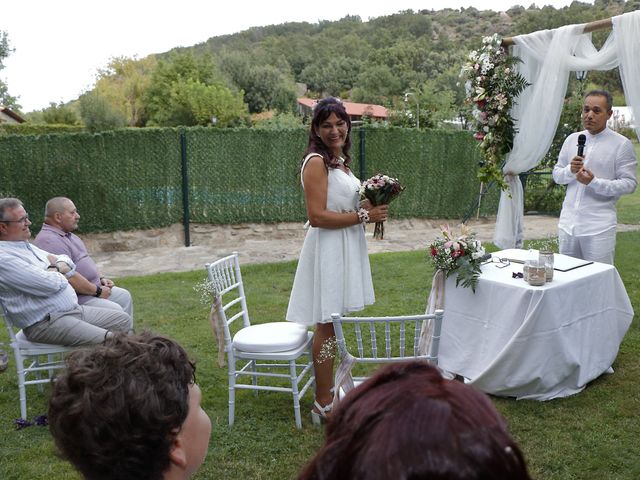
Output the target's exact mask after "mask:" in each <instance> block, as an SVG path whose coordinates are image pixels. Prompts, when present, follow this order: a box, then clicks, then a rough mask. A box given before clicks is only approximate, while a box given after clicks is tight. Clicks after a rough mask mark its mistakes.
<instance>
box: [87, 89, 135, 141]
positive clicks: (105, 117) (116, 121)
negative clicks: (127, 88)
mask: <svg viewBox="0 0 640 480" xmlns="http://www.w3.org/2000/svg"><path fill="white" fill-rule="evenodd" d="M80 117H81V118H82V121H83V122H84V125H85V127H86V129H87V130H88V131H90V132H100V131H103V130H113V129H114V128H121V127H124V126H125V125H126V124H127V119H126V118H125V116H124V115H122V114H121V113H120V112H119V111H118V110H116V109H115V108H114V107H113V105H112V104H111V102H109V100H108V99H107V98H106V97H104V96H102V95H100V93H98V92H96V91H95V90H93V91H91V92H87V93H85V94H83V95H81V96H80Z"/></svg>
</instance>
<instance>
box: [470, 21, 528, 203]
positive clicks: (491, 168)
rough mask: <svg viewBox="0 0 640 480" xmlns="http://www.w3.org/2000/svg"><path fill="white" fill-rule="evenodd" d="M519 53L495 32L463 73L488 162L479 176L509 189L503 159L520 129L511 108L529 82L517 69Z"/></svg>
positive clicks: (482, 165)
mask: <svg viewBox="0 0 640 480" xmlns="http://www.w3.org/2000/svg"><path fill="white" fill-rule="evenodd" d="M519 61H520V59H519V58H518V57H513V56H511V55H509V52H507V50H506V49H505V48H504V47H503V46H502V39H501V38H500V37H499V36H498V34H497V33H496V34H494V35H491V36H488V37H484V38H483V39H482V47H481V48H480V49H479V50H473V51H472V52H471V53H469V55H468V57H467V61H466V62H465V63H464V64H463V66H462V70H461V71H460V77H462V78H465V79H466V82H465V90H466V93H467V98H466V101H467V103H469V104H471V105H473V118H474V130H475V131H476V133H475V138H476V140H478V141H479V142H480V150H481V151H482V155H483V157H484V160H485V161H484V162H483V163H482V164H481V166H480V171H479V172H478V177H479V178H480V180H481V181H483V182H489V181H491V180H494V181H495V182H496V183H497V184H498V185H499V186H500V188H502V189H503V190H505V189H506V188H507V183H506V182H505V181H504V177H503V175H502V171H501V165H500V163H501V161H502V160H503V158H504V156H505V155H506V154H507V153H509V151H510V150H511V148H512V147H513V137H514V135H515V133H516V129H515V126H514V122H513V118H512V117H511V114H510V111H511V107H512V106H513V102H514V100H515V98H516V97H517V96H518V95H520V93H521V92H522V91H523V90H524V89H525V88H526V87H527V86H528V85H529V84H528V83H527V81H526V80H525V78H524V77H523V76H522V75H521V74H520V73H518V72H517V71H516V69H515V65H516V64H517V63H518V62H519Z"/></svg>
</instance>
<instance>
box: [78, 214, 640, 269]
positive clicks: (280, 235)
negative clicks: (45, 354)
mask: <svg viewBox="0 0 640 480" xmlns="http://www.w3.org/2000/svg"><path fill="white" fill-rule="evenodd" d="M457 222H458V220H452V221H449V223H450V224H451V225H455V224H457ZM443 223H447V221H446V220H441V219H440V220H429V219H415V218H414V219H404V220H389V221H388V222H387V223H386V224H385V238H384V240H374V239H373V238H372V232H373V225H368V226H367V243H368V246H369V253H380V252H398V251H407V250H423V249H426V247H427V245H428V243H429V242H430V241H431V240H432V239H433V238H435V237H436V236H437V235H438V234H439V226H440V225H441V224H443ZM468 225H469V226H470V227H471V228H472V229H473V230H474V231H475V232H476V233H477V236H478V239H479V240H481V241H483V242H487V241H492V239H493V232H494V229H495V219H494V218H489V219H479V220H471V221H469V222H468ZM557 225H558V219H557V218H556V217H552V216H542V215H540V216H537V215H527V216H525V219H524V236H525V239H536V238H544V237H546V236H548V235H556V233H557V229H558V227H557ZM625 227H626V226H624V225H621V226H619V231H622V230H625V229H628V228H625ZM633 227H635V228H637V226H633ZM305 232H306V231H305V229H304V228H303V225H302V223H277V224H260V223H255V224H254V223H251V224H240V225H192V226H191V228H190V237H191V246H189V247H185V246H184V231H183V227H182V225H179V224H177V225H172V226H170V227H167V228H161V229H160V228H159V229H151V230H137V231H129V232H113V233H99V234H86V235H82V238H83V240H84V241H85V243H86V244H87V248H88V249H89V252H91V254H92V256H93V258H94V259H95V260H96V262H97V263H98V266H99V267H100V269H101V270H102V272H103V273H104V274H106V275H109V276H112V277H123V276H129V275H148V274H153V273H160V272H182V271H190V270H198V269H202V268H204V264H205V263H206V262H210V261H212V260H215V259H217V258H219V257H221V256H224V255H226V254H229V253H231V252H234V251H237V252H239V253H240V258H241V262H242V263H268V262H280V261H285V260H294V259H296V258H298V255H299V253H300V249H301V247H302V242H303V240H304V235H305Z"/></svg>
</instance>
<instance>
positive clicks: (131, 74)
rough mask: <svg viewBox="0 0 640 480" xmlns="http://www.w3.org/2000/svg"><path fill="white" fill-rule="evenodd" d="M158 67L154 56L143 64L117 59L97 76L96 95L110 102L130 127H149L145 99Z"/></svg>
mask: <svg viewBox="0 0 640 480" xmlns="http://www.w3.org/2000/svg"><path fill="white" fill-rule="evenodd" d="M156 64H157V61H156V57H155V56H153V55H150V56H148V57H146V58H143V59H141V60H138V59H135V58H127V57H115V58H112V59H111V61H110V62H109V64H108V65H107V67H106V68H105V69H103V70H100V71H99V72H98V78H97V80H96V85H95V88H94V91H95V92H96V93H97V94H99V95H100V96H101V97H102V98H104V99H105V100H106V101H108V102H109V103H110V104H111V107H112V109H113V110H115V111H117V112H118V113H119V114H120V115H121V116H123V117H124V118H125V119H126V122H127V125H129V126H131V127H142V126H144V125H146V123H147V119H148V115H147V112H146V109H145V104H144V95H145V93H146V91H147V89H148V88H149V84H150V82H151V75H152V72H153V70H154V68H155V67H156Z"/></svg>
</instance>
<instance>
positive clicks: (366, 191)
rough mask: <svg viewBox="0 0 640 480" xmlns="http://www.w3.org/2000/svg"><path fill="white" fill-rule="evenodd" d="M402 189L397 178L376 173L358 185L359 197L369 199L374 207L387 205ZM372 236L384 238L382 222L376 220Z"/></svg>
mask: <svg viewBox="0 0 640 480" xmlns="http://www.w3.org/2000/svg"><path fill="white" fill-rule="evenodd" d="M403 190H404V187H403V186H402V185H400V182H399V181H398V179H397V178H392V177H389V176H388V175H383V174H381V173H377V174H376V175H374V176H373V177H371V178H370V179H368V180H366V181H364V182H362V185H361V186H360V198H363V199H367V200H369V201H370V202H371V205H373V206H374V207H376V206H378V205H387V204H389V203H391V201H392V200H394V199H395V198H396V197H397V196H398V195H400V193H401V192H402V191H403ZM373 238H376V239H380V240H382V239H383V238H384V224H383V222H376V226H375V228H374V230H373Z"/></svg>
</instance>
